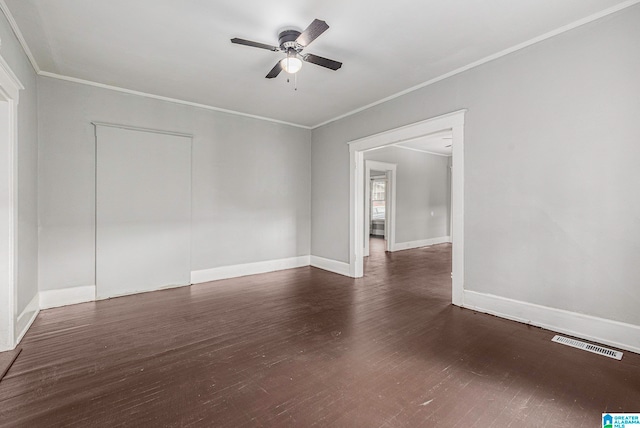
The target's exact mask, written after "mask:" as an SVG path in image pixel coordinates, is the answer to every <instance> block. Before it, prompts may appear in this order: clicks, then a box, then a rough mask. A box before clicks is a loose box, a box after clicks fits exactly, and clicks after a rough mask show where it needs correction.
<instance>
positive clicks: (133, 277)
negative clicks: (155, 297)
mask: <svg viewBox="0 0 640 428" xmlns="http://www.w3.org/2000/svg"><path fill="white" fill-rule="evenodd" d="M96 136H97V147H96V171H97V173H96V201H97V203H96V297H97V298H99V299H105V298H108V297H115V296H122V295H126V294H134V293H140V292H143V291H153V290H158V289H161V288H168V287H177V286H182V285H188V284H190V283H191V137H189V136H183V135H169V134H160V133H157V132H151V131H141V130H135V129H122V128H119V127H114V126H104V125H97V126H96Z"/></svg>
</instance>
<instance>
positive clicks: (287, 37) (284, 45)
mask: <svg viewBox="0 0 640 428" xmlns="http://www.w3.org/2000/svg"><path fill="white" fill-rule="evenodd" d="M299 35H300V31H297V30H284V31H283V32H281V33H280V34H279V35H278V42H279V43H280V49H282V50H283V51H285V52H286V51H288V50H289V49H295V50H296V51H298V52H299V51H301V50H302V46H300V44H298V43H297V42H296V39H297V38H298V36H299Z"/></svg>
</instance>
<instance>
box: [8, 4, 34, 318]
mask: <svg viewBox="0 0 640 428" xmlns="http://www.w3.org/2000/svg"><path fill="white" fill-rule="evenodd" d="M0 41H1V42H2V45H1V47H0V54H1V55H2V57H3V58H4V60H5V61H6V62H7V63H8V65H9V67H11V70H12V71H13V73H15V75H16V76H17V77H18V79H20V83H22V85H23V86H24V89H23V90H21V91H20V103H19V104H18V152H17V156H18V165H17V166H18V177H17V182H18V233H17V251H18V254H17V266H16V270H17V290H16V291H17V304H18V306H17V308H16V309H17V315H20V314H21V313H23V311H24V310H25V309H26V308H27V306H28V305H29V302H31V301H32V299H33V298H34V297H35V295H36V294H37V292H38V214H37V212H38V197H37V194H38V193H37V192H38V189H37V170H38V126H37V120H38V119H37V83H36V74H35V71H34V70H33V67H32V66H31V64H30V63H29V60H28V59H27V57H26V55H25V53H24V51H23V50H22V47H21V46H20V44H19V42H18V40H17V39H16V38H15V35H14V34H13V31H12V30H11V27H10V26H9V23H8V22H7V20H6V18H5V16H4V14H3V13H0Z"/></svg>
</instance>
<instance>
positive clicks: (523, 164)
mask: <svg viewBox="0 0 640 428" xmlns="http://www.w3.org/2000/svg"><path fill="white" fill-rule="evenodd" d="M638 22H640V6H633V7H631V8H629V9H626V10H624V11H622V12H620V13H617V14H614V15H611V16H608V17H605V18H603V19H600V20H598V21H595V22H593V23H590V24H587V25H584V26H581V27H578V28H576V29H574V30H571V31H569V32H566V33H563V34H561V35H558V36H556V37H553V38H551V39H548V40H545V41H543V42H540V43H538V44H536V45H533V46H530V47H528V48H525V49H523V50H521V51H517V52H515V53H513V54H510V55H508V56H505V57H502V58H500V59H498V60H495V61H493V62H490V63H487V64H485V65H482V66H480V67H477V68H474V69H471V70H469V71H467V72H464V73H462V74H459V75H457V76H454V77H452V78H449V79H446V80H443V81H441V82H438V83H436V84H433V85H431V86H427V87H425V88H422V89H420V90H417V91H415V92H412V93H409V94H406V95H404V96H402V97H399V98H396V99H394V100H391V101H388V102H386V103H384V104H380V105H377V106H375V107H372V108H370V109H368V110H366V111H363V112H361V113H358V114H356V115H354V116H351V117H348V118H345V119H343V120H339V121H337V122H333V123H330V124H327V125H325V126H323V127H320V128H318V129H315V130H313V132H312V159H313V165H312V168H313V177H312V194H313V199H312V206H313V211H312V251H311V252H312V255H314V256H319V257H323V258H326V259H333V260H337V261H341V262H348V260H349V257H348V245H349V153H348V148H347V144H346V143H347V142H348V141H351V140H355V139H358V138H361V137H364V136H368V135H372V134H375V133H377V132H381V131H384V130H388V129H393V128H396V127H398V126H401V125H406V124H410V123H414V122H417V121H420V120H424V119H427V118H430V117H435V116H438V115H441V114H444V113H447V112H451V111H456V110H459V109H462V108H466V109H468V112H467V114H466V119H465V193H464V194H465V216H464V217H465V288H466V289H467V290H472V291H476V292H481V293H486V294H490V295H496V296H502V297H505V298H509V299H515V300H517V301H522V302H529V303H532V304H537V305H542V306H545V307H551V308H558V309H563V310H567V311H571V312H578V313H583V314H588V315H593V316H596V317H601V318H605V319H611V320H617V321H622V322H625V323H630V324H634V325H640V311H638V305H639V302H640V287H638V286H637V284H639V283H640V265H638V263H637V260H640V246H639V245H638V236H640V198H638V197H636V195H637V194H638V188H637V187H638V183H640V169H638V168H637V165H639V164H640V145H638V141H640V121H638V117H640V79H638V76H640V25H638ZM328 170H331V171H332V173H331V174H327V173H326V171H328ZM321 179H322V181H321Z"/></svg>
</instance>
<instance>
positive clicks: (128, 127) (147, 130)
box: [91, 121, 194, 300]
mask: <svg viewBox="0 0 640 428" xmlns="http://www.w3.org/2000/svg"><path fill="white" fill-rule="evenodd" d="M91 124H92V125H93V127H94V138H95V142H94V144H95V150H96V151H95V153H96V156H97V153H98V151H97V150H98V128H99V127H106V128H118V129H124V130H128V131H138V132H145V133H151V134H158V135H170V136H175V137H183V138H187V139H189V140H190V141H189V145H190V153H191V155H190V160H189V162H190V165H189V170H190V183H189V189H190V195H189V201H190V204H191V205H190V206H189V210H190V212H191V220H190V222H189V224H190V228H189V240H190V244H189V258H190V259H191V253H192V251H193V250H192V246H193V239H192V238H193V231H192V227H193V139H194V137H193V134H188V133H184V132H178V131H168V130H165V129H157V128H145V127H140V126H133V125H125V124H119V123H111V122H100V121H93V122H91ZM95 162H96V163H95V171H94V174H95V179H94V186H95V188H94V207H95V213H94V214H95V216H94V262H95V265H96V267H97V258H98V247H97V246H98V168H97V166H98V163H97V162H98V160H97V158H96V160H95ZM190 263H191V262H190ZM191 269H192V268H191V266H190V270H189V276H190V277H191V274H192V270H191ZM94 283H95V284H96V285H95V287H93V300H104V299H110V298H114V297H120V296H124V295H132V294H138V293H144V292H148V291H157V290H163V289H168V288H178V287H185V286H188V285H191V279H190V280H189V283H188V284H180V285H170V286H163V287H160V288H157V289H155V290H143V291H134V292H131V293H125V294H120V295H114V296H109V297H98V296H99V291H98V286H99V284H98V272H97V268H96V269H94Z"/></svg>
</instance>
